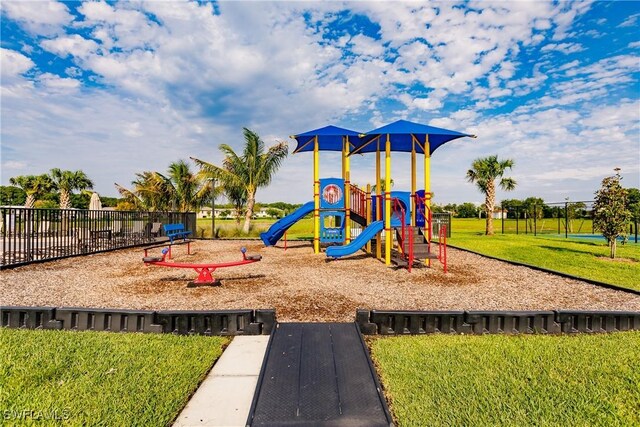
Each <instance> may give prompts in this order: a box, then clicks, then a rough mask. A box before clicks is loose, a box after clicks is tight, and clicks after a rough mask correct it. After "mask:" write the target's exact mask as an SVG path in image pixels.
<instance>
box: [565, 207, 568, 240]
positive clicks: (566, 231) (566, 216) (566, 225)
mask: <svg viewBox="0 0 640 427" xmlns="http://www.w3.org/2000/svg"><path fill="white" fill-rule="evenodd" d="M564 238H565V239H568V238H569V203H568V202H564Z"/></svg>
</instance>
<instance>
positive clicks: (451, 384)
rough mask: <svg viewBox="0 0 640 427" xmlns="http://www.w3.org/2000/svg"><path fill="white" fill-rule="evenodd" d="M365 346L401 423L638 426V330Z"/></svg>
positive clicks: (387, 341)
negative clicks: (369, 348) (368, 348)
mask: <svg viewBox="0 0 640 427" xmlns="http://www.w3.org/2000/svg"><path fill="white" fill-rule="evenodd" d="M370 345H371V352H372V357H373V359H374V362H375V364H376V366H377V368H378V373H379V375H380V379H381V381H382V383H383V386H384V389H385V394H386V396H387V398H388V400H389V402H390V404H391V409H392V412H393V413H394V416H395V417H396V420H397V425H401V426H422V425H429V426H486V425H512V426H526V425H575V426H578V425H583V426H591V425H628V426H632V425H640V332H623V333H613V334H602V335H575V336H542V335H530V336H498V335H491V336H490V335H487V336H449V335H431V336H419V337H417V336H413V337H393V338H376V339H373V340H371V341H370Z"/></svg>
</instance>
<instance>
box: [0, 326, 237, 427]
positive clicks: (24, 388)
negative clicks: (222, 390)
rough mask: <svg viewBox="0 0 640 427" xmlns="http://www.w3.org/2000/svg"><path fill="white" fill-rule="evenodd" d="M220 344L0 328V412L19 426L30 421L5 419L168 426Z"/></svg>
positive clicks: (207, 340) (146, 336)
mask: <svg viewBox="0 0 640 427" xmlns="http://www.w3.org/2000/svg"><path fill="white" fill-rule="evenodd" d="M227 342H228V339H227V338H220V337H202V336H192V337H184V336H174V335H156V334H144V335H143V334H134V333H123V334H116V333H108V332H68V331H42V330H13V329H5V328H0V361H1V362H0V410H1V411H2V415H3V416H4V417H5V421H6V419H7V417H8V416H9V417H10V418H12V419H13V421H15V423H16V424H19V425H23V424H29V422H30V421H34V420H33V419H16V417H15V415H12V414H15V413H22V412H23V411H33V414H35V415H40V416H49V417H50V416H51V414H56V415H57V416H58V417H60V418H67V421H66V423H67V424H68V425H112V426H126V425H141V426H142V425H154V426H162V425H168V424H169V423H170V422H171V421H172V420H173V419H174V418H175V417H176V416H177V415H178V413H179V412H180V410H181V409H182V407H183V406H184V405H185V404H186V402H187V400H188V399H189V397H190V395H191V394H192V393H193V392H194V391H195V389H196V387H197V386H198V385H199V383H200V382H201V381H202V380H203V379H204V377H205V376H206V374H207V372H208V371H209V369H210V368H211V366H213V363H214V361H215V360H216V359H217V358H218V357H219V356H220V354H221V353H222V349H223V346H224V345H226V343H227ZM7 414H8V415H7ZM0 424H1V423H0ZM33 424H37V425H51V424H54V423H53V422H52V421H51V420H49V421H48V422H42V419H41V420H39V421H38V420H36V421H35V422H33Z"/></svg>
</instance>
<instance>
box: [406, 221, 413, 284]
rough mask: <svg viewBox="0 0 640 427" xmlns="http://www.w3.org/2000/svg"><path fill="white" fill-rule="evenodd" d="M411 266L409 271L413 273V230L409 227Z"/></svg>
mask: <svg viewBox="0 0 640 427" xmlns="http://www.w3.org/2000/svg"><path fill="white" fill-rule="evenodd" d="M408 261H409V266H408V268H407V269H408V270H409V273H411V267H413V230H412V229H411V227H409V259H408Z"/></svg>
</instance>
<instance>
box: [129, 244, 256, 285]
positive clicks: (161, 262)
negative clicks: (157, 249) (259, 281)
mask: <svg viewBox="0 0 640 427" xmlns="http://www.w3.org/2000/svg"><path fill="white" fill-rule="evenodd" d="M170 247H171V246H169V247H168V248H164V249H163V250H162V256H161V257H150V256H147V251H146V250H145V256H144V258H142V261H143V262H144V263H145V265H156V266H159V267H170V268H193V269H194V270H195V271H196V273H198V277H197V278H196V279H195V280H193V281H192V282H189V285H188V287H194V286H196V285H212V286H215V285H219V284H220V281H219V280H217V279H215V278H214V277H213V275H212V274H211V273H213V272H214V271H216V270H217V269H218V268H226V267H236V266H239V265H245V264H252V263H254V262H258V261H260V260H262V256H261V255H247V249H246V248H244V247H243V248H240V252H242V260H240V261H231V262H223V263H217V264H215V263H205V264H195V263H187V262H169V261H166V257H167V255H169V254H170V253H171V252H170V251H171V250H170Z"/></svg>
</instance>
